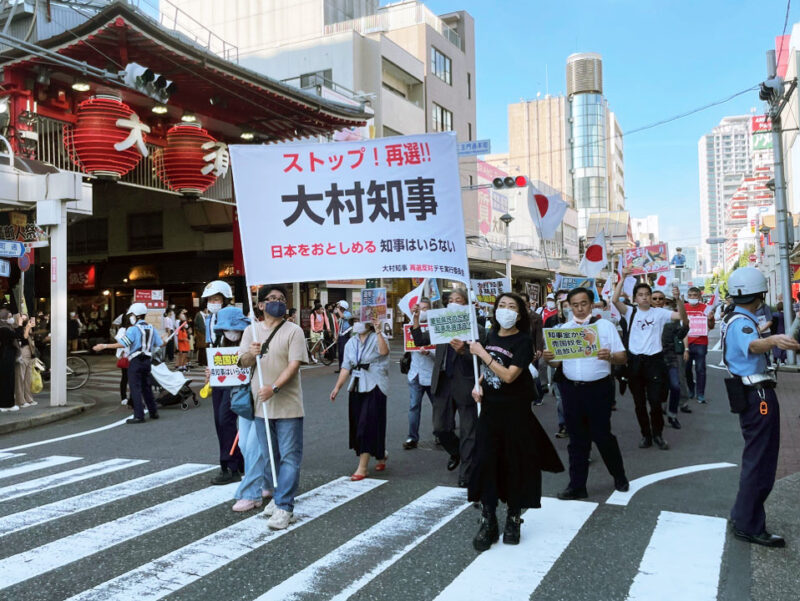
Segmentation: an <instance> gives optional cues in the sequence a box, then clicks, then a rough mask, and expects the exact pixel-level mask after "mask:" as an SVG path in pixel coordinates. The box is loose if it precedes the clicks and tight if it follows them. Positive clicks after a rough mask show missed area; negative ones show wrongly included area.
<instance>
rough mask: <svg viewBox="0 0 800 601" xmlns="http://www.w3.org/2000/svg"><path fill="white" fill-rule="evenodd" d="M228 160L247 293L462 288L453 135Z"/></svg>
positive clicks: (279, 150)
mask: <svg viewBox="0 0 800 601" xmlns="http://www.w3.org/2000/svg"><path fill="white" fill-rule="evenodd" d="M231 159H232V166H233V179H234V184H235V187H236V201H237V208H238V214H239V227H240V231H241V235H242V252H243V256H244V262H245V265H246V271H247V275H248V280H249V281H250V283H251V284H260V283H267V282H296V281H323V280H332V279H352V278H359V277H385V278H414V277H441V278H447V279H454V280H460V281H465V280H466V279H467V277H468V273H469V271H468V266H467V249H466V238H465V235H464V220H463V210H462V203H461V189H460V182H459V175H458V158H457V156H456V137H455V135H454V134H453V133H451V132H447V133H440V134H426V135H419V136H404V137H394V138H382V139H378V140H363V141H359V142H338V143H332V144H305V145H304V144H291V145H289V144H276V145H269V146H266V145H259V146H256V145H246V146H245V145H234V146H232V147H231ZM265 182H269V185H265ZM265 228H267V229H268V231H269V236H264V231H265Z"/></svg>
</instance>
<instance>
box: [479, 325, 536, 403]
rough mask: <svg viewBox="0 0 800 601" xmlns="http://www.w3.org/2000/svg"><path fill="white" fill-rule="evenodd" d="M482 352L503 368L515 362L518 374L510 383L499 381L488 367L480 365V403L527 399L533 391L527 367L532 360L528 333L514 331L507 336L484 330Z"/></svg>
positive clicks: (531, 379)
mask: <svg viewBox="0 0 800 601" xmlns="http://www.w3.org/2000/svg"><path fill="white" fill-rule="evenodd" d="M485 348H486V352H488V353H489V354H490V355H491V356H492V358H493V359H494V360H495V363H499V364H500V365H502V366H503V367H511V366H512V365H516V366H517V367H520V368H521V369H522V373H521V374H520V375H519V376H517V379H516V380H514V381H513V382H511V383H510V384H508V383H506V382H503V381H502V380H501V379H500V377H499V376H498V375H497V374H496V373H494V372H493V371H492V369H491V367H487V366H484V367H483V399H484V402H487V403H492V402H504V403H508V402H512V401H525V402H530V401H531V400H532V399H531V394H532V391H533V377H532V376H531V372H530V371H529V370H528V365H530V363H531V361H532V360H533V341H532V340H531V336H530V334H529V333H528V332H517V333H516V334H512V335H511V336H500V334H499V333H498V332H495V331H493V330H489V331H488V332H487V333H486V347H485Z"/></svg>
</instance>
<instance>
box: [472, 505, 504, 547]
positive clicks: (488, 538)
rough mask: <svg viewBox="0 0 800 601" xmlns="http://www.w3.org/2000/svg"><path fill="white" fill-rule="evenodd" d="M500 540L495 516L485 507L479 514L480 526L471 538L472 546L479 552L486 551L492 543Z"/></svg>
mask: <svg viewBox="0 0 800 601" xmlns="http://www.w3.org/2000/svg"><path fill="white" fill-rule="evenodd" d="M498 540H500V528H499V526H498V525H497V516H496V515H495V514H494V513H489V511H487V510H486V509H484V510H483V514H482V515H481V520H480V527H479V528H478V533H477V534H476V535H475V538H473V539H472V546H473V547H474V548H475V550H476V551H478V552H479V553H480V552H482V551H488V550H489V547H491V546H492V545H493V544H494V543H496V542H497V541H498Z"/></svg>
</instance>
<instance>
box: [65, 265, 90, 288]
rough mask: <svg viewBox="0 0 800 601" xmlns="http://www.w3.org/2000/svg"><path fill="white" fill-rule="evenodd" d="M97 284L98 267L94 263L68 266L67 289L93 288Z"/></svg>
mask: <svg viewBox="0 0 800 601" xmlns="http://www.w3.org/2000/svg"><path fill="white" fill-rule="evenodd" d="M95 285H96V267H95V266H94V265H69V266H67V289H69V290H92V289H93V288H94V287H95Z"/></svg>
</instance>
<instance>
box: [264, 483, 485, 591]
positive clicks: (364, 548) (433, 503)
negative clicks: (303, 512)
mask: <svg viewBox="0 0 800 601" xmlns="http://www.w3.org/2000/svg"><path fill="white" fill-rule="evenodd" d="M469 506H470V505H469V503H467V502H466V499H465V495H464V490H463V489H460V488H448V487H443V486H439V487H437V488H434V489H433V490H431V491H429V492H427V493H426V494H424V495H422V496H421V497H419V498H418V499H416V500H414V501H413V502H411V503H409V504H408V505H406V506H405V507H403V508H402V509H400V510H398V511H396V512H394V513H393V514H392V515H390V516H389V517H387V518H385V519H383V520H381V521H380V522H378V523H377V524H375V525H374V526H372V527H371V528H369V529H368V530H366V531H364V532H362V533H361V534H359V535H358V536H356V537H355V538H352V539H350V540H349V541H348V542H347V543H345V544H344V545H342V546H341V547H339V548H338V549H336V550H335V551H333V552H331V553H329V554H328V555H326V556H325V557H323V558H321V559H320V560H319V561H317V562H315V563H313V564H311V565H310V566H308V567H307V568H305V569H303V570H301V571H299V572H297V573H295V574H294V575H293V576H292V577H291V578H289V579H288V580H284V581H283V582H282V583H280V584H279V585H278V586H276V587H275V588H273V589H271V590H270V591H268V592H267V593H265V594H264V595H262V596H260V597H259V598H258V599H256V601H289V600H290V599H292V600H298V601H299V600H301V599H330V600H331V601H333V600H337V601H338V600H340V599H341V600H344V599H348V598H350V597H351V596H352V595H354V594H355V593H356V592H358V591H359V590H361V589H362V588H363V587H364V586H366V585H367V584H369V583H370V582H371V581H372V580H373V579H375V577H377V576H378V575H379V574H381V573H382V572H383V571H384V570H386V569H387V568H388V567H389V566H391V565H392V564H394V563H395V562H397V561H398V560H399V559H400V558H402V557H403V556H404V555H405V554H406V553H408V552H409V551H411V550H412V549H413V548H414V547H416V546H417V545H419V544H420V543H421V542H422V541H423V540H425V539H426V538H428V537H429V536H431V535H432V534H434V533H435V532H436V531H437V530H439V528H441V527H442V526H444V525H445V524H446V523H447V522H448V521H450V520H451V519H453V518H454V517H455V516H456V515H458V514H459V513H460V512H461V511H463V510H464V509H465V508H467V507H469ZM420 532H422V533H423V534H420ZM387 554H388V556H387ZM379 560H382V561H379ZM352 573H362V576H361V577H359V578H358V579H357V580H355V581H354V582H351V583H350V584H347V582H348V581H349V580H350V578H349V577H348V574H352Z"/></svg>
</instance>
